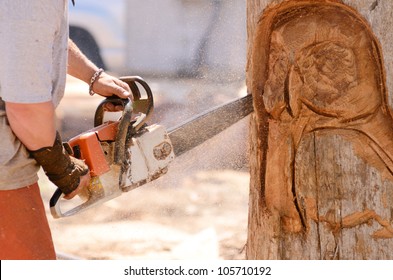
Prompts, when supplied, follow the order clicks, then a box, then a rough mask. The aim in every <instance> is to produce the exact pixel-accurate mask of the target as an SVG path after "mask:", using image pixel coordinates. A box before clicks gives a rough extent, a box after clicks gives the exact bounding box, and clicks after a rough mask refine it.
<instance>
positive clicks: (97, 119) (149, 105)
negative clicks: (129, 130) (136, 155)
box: [94, 76, 154, 131]
mask: <svg viewBox="0 0 393 280" xmlns="http://www.w3.org/2000/svg"><path fill="white" fill-rule="evenodd" d="M120 80H122V81H123V82H125V83H127V84H128V86H129V87H130V89H131V93H132V97H133V100H132V111H133V112H134V113H143V114H145V115H146V116H145V118H144V121H143V122H140V123H137V124H136V126H134V129H135V131H138V130H139V129H140V128H141V127H142V126H143V124H144V123H146V121H147V120H148V118H149V117H150V115H151V113H152V112H153V108H154V100H153V93H152V91H151V89H150V86H149V85H148V84H147V83H146V81H145V80H143V79H142V78H141V77H138V76H126V77H121V78H120ZM138 84H139V85H141V86H142V87H143V89H144V90H145V93H146V97H147V98H146V99H142V95H141V92H140V90H139V87H138ZM127 102H129V98H127V99H121V98H119V97H117V96H111V97H107V98H106V99H104V100H103V101H102V102H101V103H100V104H98V107H97V109H96V113H95V115H94V126H95V127H96V126H99V125H101V124H102V123H103V121H104V113H105V110H104V105H105V104H107V103H112V104H113V105H123V107H124V110H126V109H127V108H126V107H125V104H126V103H127ZM127 110H128V109H127Z"/></svg>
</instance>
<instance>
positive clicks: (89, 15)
mask: <svg viewBox="0 0 393 280" xmlns="http://www.w3.org/2000/svg"><path fill="white" fill-rule="evenodd" d="M69 24H70V37H71V38H72V39H73V40H74V42H75V43H76V44H77V45H78V46H79V47H80V49H81V50H82V51H83V52H84V53H85V54H86V55H87V56H88V57H89V58H90V59H91V60H92V61H94V62H95V63H96V64H97V65H98V66H100V67H102V68H104V69H105V70H106V71H107V72H111V73H112V74H114V75H116V76H127V75H137V76H141V77H143V78H144V79H145V80H146V81H147V83H148V84H149V85H150V87H151V88H152V91H153V95H154V102H155V109H154V114H153V119H152V120H151V121H150V122H151V123H160V124H162V125H164V126H166V127H167V128H168V129H170V128H171V127H173V126H176V125H177V124H179V123H180V122H183V121H185V120H187V119H189V118H190V117H193V116H195V115H196V114H199V113H201V112H203V111H205V110H207V109H209V108H212V107H214V106H217V105H220V104H223V103H226V102H228V101H230V100H232V99H234V98H236V97H240V96H243V95H245V94H246V87H245V64H246V3H245V0H160V1H157V0H144V1H137V0H112V1H110V3H109V1H93V0H79V1H76V6H75V7H73V6H72V5H70V6H69ZM101 100H102V98H101V97H99V96H97V95H95V96H93V97H91V96H89V94H88V86H87V85H86V84H85V83H83V82H81V81H79V80H77V79H75V78H72V77H68V80H67V87H66V95H65V98H64V99H63V102H62V103H61V105H60V106H59V107H58V109H57V114H58V119H59V124H58V127H59V130H60V131H61V133H62V135H63V140H67V139H70V138H71V137H74V136H76V135H77V134H80V133H82V132H84V131H86V130H88V129H91V128H92V127H93V117H94V112H95V109H96V107H97V105H98V103H99V102H100V101H101ZM247 139H248V118H245V119H243V120H242V121H240V122H239V123H237V124H235V125H234V126H232V127H231V128H229V129H228V130H226V131H224V132H223V133H221V134H219V135H217V136H216V137H214V138H212V139H211V140H209V141H207V142H205V143H204V144H202V145H201V146H199V147H197V148H196V149H194V150H192V151H190V152H188V153H186V154H184V155H182V156H180V157H179V158H177V159H176V160H175V161H174V162H173V163H172V164H171V165H170V168H169V172H168V174H167V175H165V176H163V177H161V178H159V179H157V180H156V181H154V182H152V183H149V184H146V185H144V186H142V187H140V188H138V189H136V190H133V191H131V192H129V193H125V194H124V195H122V196H121V197H119V198H116V199H114V200H112V201H109V202H107V203H105V204H103V205H100V206H98V207H96V208H94V209H91V210H88V211H86V212H84V213H80V214H78V215H76V216H73V217H69V218H64V219H59V220H56V219H53V218H52V217H51V216H50V213H49V211H48V219H49V222H50V226H51V228H52V231H53V238H54V241H55V246H56V249H57V251H58V254H59V257H60V258H63V259H242V258H244V250H243V248H244V246H245V243H246V236H247V215H248V214H247V213H248V187H249V171H248V160H247V153H248V142H247ZM40 185H41V187H42V194H43V198H44V200H45V202H46V201H48V200H49V199H50V197H51V195H52V193H53V191H54V189H55V187H54V186H53V185H52V184H51V183H50V182H49V181H48V180H47V179H46V177H45V176H44V175H43V174H40ZM47 208H49V207H47Z"/></svg>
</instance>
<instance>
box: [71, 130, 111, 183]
mask: <svg viewBox="0 0 393 280" xmlns="http://www.w3.org/2000/svg"><path fill="white" fill-rule="evenodd" d="M118 124H119V122H106V123H104V124H102V125H100V126H97V127H95V128H93V129H91V130H89V131H86V132H84V133H82V134H80V135H78V136H76V137H74V138H72V139H71V140H70V141H68V144H69V145H70V146H71V148H72V149H73V150H74V148H76V147H78V148H79V151H80V156H78V158H80V159H82V160H84V161H85V162H86V164H87V165H88V166H89V169H90V175H91V176H100V175H102V174H104V173H106V172H108V171H109V170H110V166H109V164H108V162H107V160H106V158H105V154H104V151H103V150H102V147H101V142H111V141H115V139H116V133H117V127H118ZM74 156H76V155H74Z"/></svg>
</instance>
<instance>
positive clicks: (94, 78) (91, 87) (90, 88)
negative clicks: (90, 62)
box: [89, 68, 104, 96]
mask: <svg viewBox="0 0 393 280" xmlns="http://www.w3.org/2000/svg"><path fill="white" fill-rule="evenodd" d="M102 72H104V69H102V68H100V69H98V70H97V71H96V72H95V73H94V74H93V76H92V77H91V79H90V86H89V94H90V95H91V96H93V95H94V94H95V92H94V91H93V84H94V82H95V81H96V80H97V79H98V77H99V76H100V75H101V73H102Z"/></svg>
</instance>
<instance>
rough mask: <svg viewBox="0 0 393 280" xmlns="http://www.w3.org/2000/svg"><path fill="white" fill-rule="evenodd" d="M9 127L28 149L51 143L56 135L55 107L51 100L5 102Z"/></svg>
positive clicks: (36, 148)
mask: <svg viewBox="0 0 393 280" xmlns="http://www.w3.org/2000/svg"><path fill="white" fill-rule="evenodd" d="M6 112H7V117H8V120H9V123H10V126H11V129H12V130H13V132H14V133H15V135H16V136H17V137H18V138H19V140H20V141H21V142H22V143H23V144H24V145H25V146H26V147H27V148H28V149H29V150H33V151H34V150H38V149H40V148H43V147H49V146H52V145H53V142H54V140H55V136H56V127H55V109H54V106H53V103H52V102H50V101H49V102H44V103H35V104H22V103H11V102H6Z"/></svg>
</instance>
